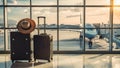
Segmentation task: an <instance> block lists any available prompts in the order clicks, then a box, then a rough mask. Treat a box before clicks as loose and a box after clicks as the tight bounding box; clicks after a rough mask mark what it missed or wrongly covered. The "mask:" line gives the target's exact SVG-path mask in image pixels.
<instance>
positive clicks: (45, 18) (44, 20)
mask: <svg viewBox="0 0 120 68" xmlns="http://www.w3.org/2000/svg"><path fill="white" fill-rule="evenodd" d="M37 18H38V35H39V34H40V31H39V29H40V27H39V24H40V22H39V18H43V19H44V34H45V33H46V17H45V16H38V17H37Z"/></svg>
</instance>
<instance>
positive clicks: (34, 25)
mask: <svg viewBox="0 0 120 68" xmlns="http://www.w3.org/2000/svg"><path fill="white" fill-rule="evenodd" d="M22 21H27V22H29V23H30V27H29V28H28V29H23V27H22V26H21V25H20V23H22ZM35 27H36V24H35V21H34V20H32V19H29V18H24V19H22V20H20V21H19V22H18V24H17V29H18V31H19V32H21V33H23V34H29V33H31V32H32V31H33V30H34V29H35Z"/></svg>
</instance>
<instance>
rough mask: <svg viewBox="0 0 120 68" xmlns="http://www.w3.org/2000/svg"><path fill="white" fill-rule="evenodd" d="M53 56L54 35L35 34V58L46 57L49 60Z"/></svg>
mask: <svg viewBox="0 0 120 68" xmlns="http://www.w3.org/2000/svg"><path fill="white" fill-rule="evenodd" d="M52 56H53V37H52V36H51V35H47V34H41V35H34V59H35V60H36V59H45V60H48V61H49V62H50V61H51V60H52Z"/></svg>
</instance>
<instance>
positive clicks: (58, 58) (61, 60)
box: [0, 54, 120, 68]
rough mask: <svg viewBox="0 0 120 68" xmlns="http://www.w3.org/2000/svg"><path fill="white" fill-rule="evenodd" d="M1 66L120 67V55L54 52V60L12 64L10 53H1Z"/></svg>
mask: <svg viewBox="0 0 120 68" xmlns="http://www.w3.org/2000/svg"><path fill="white" fill-rule="evenodd" d="M0 68H120V55H118V54H113V55H109V54H107V55H103V54H81V55H80V54H54V56H53V61H52V62H50V63H49V62H47V61H46V60H37V61H36V62H33V61H32V62H30V63H29V62H27V61H16V62H15V63H13V64H12V62H11V60H10V55H9V54H0Z"/></svg>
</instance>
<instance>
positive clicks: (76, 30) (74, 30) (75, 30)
mask: <svg viewBox="0 0 120 68" xmlns="http://www.w3.org/2000/svg"><path fill="white" fill-rule="evenodd" d="M60 30H62V31H73V32H82V29H60Z"/></svg>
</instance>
